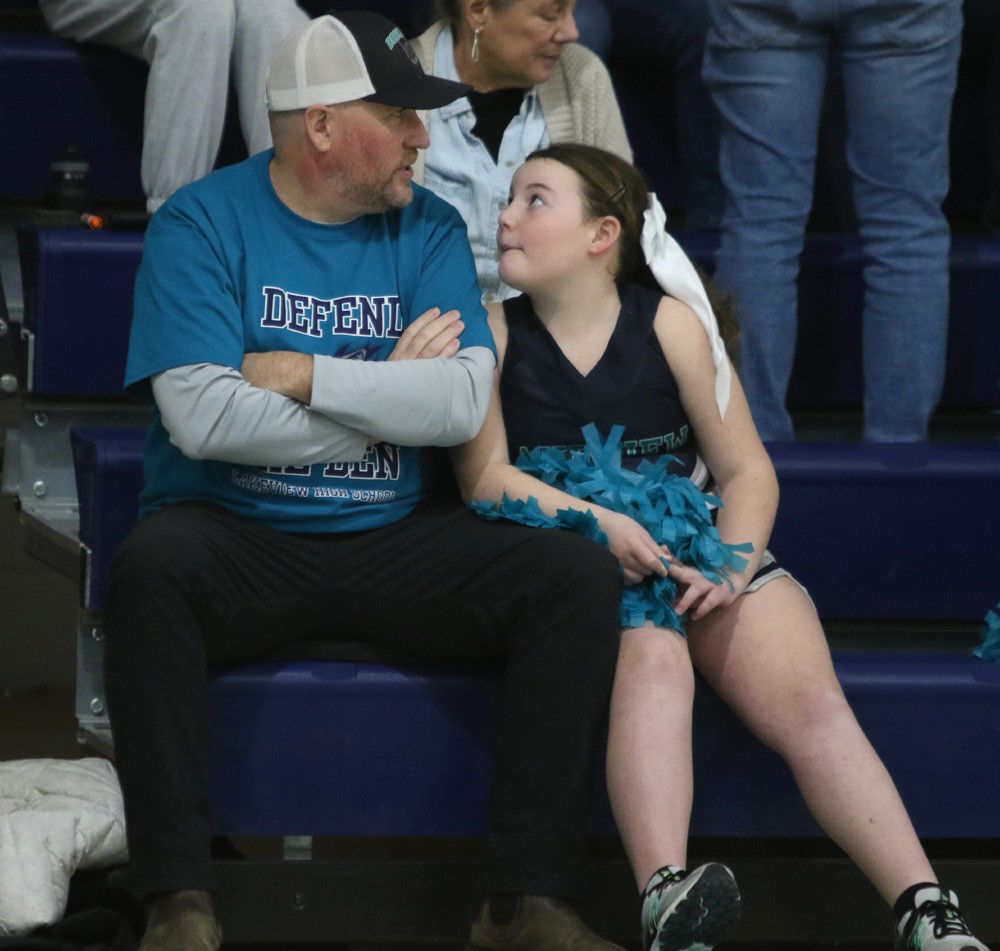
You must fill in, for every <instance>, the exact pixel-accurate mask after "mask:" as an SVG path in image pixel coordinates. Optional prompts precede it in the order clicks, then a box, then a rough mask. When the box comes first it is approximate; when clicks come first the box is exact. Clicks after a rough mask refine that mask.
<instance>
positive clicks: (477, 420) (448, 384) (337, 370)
mask: <svg viewBox="0 0 1000 951" xmlns="http://www.w3.org/2000/svg"><path fill="white" fill-rule="evenodd" d="M495 364H496V360H495V358H494V356H493V352H492V351H491V350H489V348H487V347H469V348H467V349H465V350H460V351H459V352H458V353H457V354H456V355H455V356H454V357H451V358H441V357H439V358H436V359H433V360H400V361H393V362H382V361H364V360H344V359H339V358H336V357H316V358H315V361H314V366H313V379H312V402H311V403H310V409H312V410H314V411H316V412H317V413H321V414H323V415H324V416H327V417H329V418H330V419H334V420H336V421H338V422H340V423H343V424H345V425H347V426H349V427H351V428H352V429H356V430H358V431H361V432H366V433H368V435H369V436H371V437H372V438H374V439H378V440H383V441H385V442H392V443H397V444H399V445H402V446H455V445H458V444H460V443H463V442H467V441H468V440H469V439H472V438H473V436H475V435H476V433H477V432H479V428H480V426H482V424H483V418H484V417H485V415H486V408H487V406H488V405H489V401H490V392H491V389H492V381H493V369H494V366H495Z"/></svg>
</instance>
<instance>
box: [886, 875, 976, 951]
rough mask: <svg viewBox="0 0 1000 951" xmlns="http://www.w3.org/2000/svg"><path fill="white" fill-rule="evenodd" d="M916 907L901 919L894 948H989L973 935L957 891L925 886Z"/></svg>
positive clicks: (940, 950) (969, 950)
mask: <svg viewBox="0 0 1000 951" xmlns="http://www.w3.org/2000/svg"><path fill="white" fill-rule="evenodd" d="M913 906H914V907H913V911H908V912H907V913H906V914H905V915H903V917H902V918H900V919H899V927H898V928H897V929H896V944H895V951H988V948H987V947H986V945H985V944H983V943H982V942H981V941H977V940H976V939H975V938H974V937H973V935H972V932H971V931H970V930H969V926H968V925H967V924H966V923H965V919H964V918H963V917H962V913H961V912H960V911H959V910H958V898H957V897H956V895H955V893H954V892H950V891H948V890H947V889H944V888H936V887H930V886H928V887H927V888H922V889H921V890H920V891H919V892H917V894H916V897H915V898H914V900H913Z"/></svg>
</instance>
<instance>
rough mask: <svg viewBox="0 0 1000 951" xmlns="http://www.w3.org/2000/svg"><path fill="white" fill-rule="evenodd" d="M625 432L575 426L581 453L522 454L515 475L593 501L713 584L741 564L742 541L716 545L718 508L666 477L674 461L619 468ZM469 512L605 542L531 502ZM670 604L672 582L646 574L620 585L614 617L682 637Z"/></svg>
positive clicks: (506, 501)
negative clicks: (632, 522)
mask: <svg viewBox="0 0 1000 951" xmlns="http://www.w3.org/2000/svg"><path fill="white" fill-rule="evenodd" d="M624 431H625V429H624V427H623V426H615V427H613V428H612V430H611V432H610V433H609V434H608V438H607V440H602V439H601V437H600V434H599V433H598V432H597V427H596V426H594V425H593V424H590V425H588V426H585V427H584V428H583V437H584V449H583V451H581V452H571V453H569V454H565V453H563V452H561V451H560V450H558V449H552V448H546V449H534V450H532V451H530V452H528V451H522V452H521V454H520V456H518V458H517V462H516V465H517V467H518V468H519V469H523V470H524V471H525V472H528V473H530V474H531V475H533V476H535V477H536V478H538V479H540V480H541V481H542V482H545V483H546V484H548V485H551V486H554V487H555V488H558V489H561V490H562V491H563V492H566V493H567V494H569V495H572V496H574V497H575V498H578V499H581V500H583V501H590V502H594V503H596V504H598V505H600V506H602V507H604V508H608V509H611V510H612V511H615V512H622V513H624V514H626V515H629V516H631V517H632V518H634V519H635V520H636V521H637V522H639V524H640V525H642V526H643V528H645V529H646V531H648V532H649V534H650V535H652V536H653V538H655V539H656V541H657V542H659V543H660V544H663V545H666V546H667V547H668V548H669V549H670V551H671V552H672V553H673V555H674V556H675V557H676V558H677V559H678V560H679V561H681V562H683V563H684V564H687V565H693V566H694V567H696V568H697V569H698V570H699V571H701V572H702V574H704V575H705V577H706V578H708V579H710V580H711V581H713V582H714V583H716V584H719V583H721V582H722V581H723V580H725V578H726V577H727V576H728V574H729V573H730V571H737V572H739V571H742V570H743V569H744V568H745V567H746V565H747V559H746V558H744V557H743V554H748V553H750V552H752V551H753V546H752V545H750V544H749V543H747V544H743V545H728V544H726V543H725V542H723V541H722V539H721V538H720V536H719V532H718V530H717V529H716V527H715V524H714V522H713V521H712V508H713V507H719V506H721V502H720V501H719V500H718V499H716V498H714V497H713V496H710V495H706V494H705V493H704V492H702V491H701V490H700V489H699V488H698V487H697V486H696V485H695V484H694V483H693V482H692V481H691V480H690V479H688V478H686V477H684V476H680V475H676V474H674V473H669V472H668V471H667V469H668V467H669V466H670V465H671V464H673V463H676V462H677V460H676V458H675V457H674V456H660V457H659V458H658V459H657V460H656V461H655V462H652V461H650V460H648V459H647V460H643V461H642V462H641V463H640V464H639V466H638V468H637V469H635V470H632V469H626V468H624V467H623V466H622V464H621V448H620V443H621V437H622V434H623V433H624ZM472 508H473V509H474V510H475V511H476V512H478V513H479V514H480V515H482V516H483V517H484V518H506V519H511V520H513V521H516V522H521V523H522V524H525V525H532V526H535V527H539V528H564V529H569V530H570V531H575V532H579V533H580V534H581V535H584V536H586V537H587V538H592V539H594V540H595V541H597V542H599V543H600V544H602V545H604V546H605V547H606V546H607V544H608V538H607V536H606V535H605V534H604V532H602V531H601V530H600V528H599V527H598V524H597V519H596V518H595V516H594V515H593V514H592V513H591V512H589V511H588V512H578V511H576V510H575V509H561V510H559V512H557V513H556V516H555V517H551V516H548V515H546V514H545V513H544V512H542V510H541V508H540V507H539V505H538V501H537V499H535V498H529V499H527V500H526V501H520V500H516V499H511V498H509V497H508V496H506V495H505V496H504V497H503V500H502V501H501V502H500V504H499V505H493V504H490V503H485V502H474V503H472ZM676 598H677V584H676V582H675V581H674V580H673V578H670V577H667V578H661V577H659V576H651V577H648V578H646V579H645V580H643V581H642V582H641V583H639V584H636V585H628V586H627V587H625V589H624V591H623V594H622V600H621V610H620V618H621V623H622V625H623V626H624V627H641V626H642V625H644V624H645V623H646V622H647V621H650V622H652V623H653V624H655V625H657V626H658V627H666V628H672V629H674V630H677V631H680V632H681V633H683V630H684V625H683V620H684V619H683V618H680V617H678V616H677V613H676V612H675V611H674V609H673V607H672V604H673V602H674V600H676Z"/></svg>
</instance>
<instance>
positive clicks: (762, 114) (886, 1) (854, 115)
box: [704, 0, 962, 442]
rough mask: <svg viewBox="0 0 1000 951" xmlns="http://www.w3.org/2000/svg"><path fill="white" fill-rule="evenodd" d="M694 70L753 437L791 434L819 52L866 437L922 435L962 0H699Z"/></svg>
mask: <svg viewBox="0 0 1000 951" xmlns="http://www.w3.org/2000/svg"><path fill="white" fill-rule="evenodd" d="M711 7H712V20H713V22H712V28H711V30H710V31H709V37H708V43H707V49H706V56H705V64H704V77H705V81H706V83H707V85H708V87H709V89H710V90H711V92H712V96H713V99H714V100H715V104H716V106H717V108H718V110H719V113H720V114H721V117H722V133H721V145H720V172H721V176H722V181H723V185H724V187H725V189H726V193H727V199H726V210H725V213H724V216H723V221H722V237H721V246H720V250H719V258H718V268H717V271H716V278H717V280H718V282H719V284H720V285H721V286H722V287H724V288H725V289H726V290H728V291H730V292H731V293H733V294H734V295H735V296H736V298H737V304H738V307H739V314H740V318H741V324H742V339H741V345H740V360H741V374H740V375H741V379H742V381H743V385H744V387H745V389H746V393H747V398H748V399H749V401H750V407H751V410H752V412H753V416H754V420H755V422H756V424H757V427H758V429H759V431H760V434H761V436H762V438H764V439H766V440H782V439H791V438H793V428H792V421H791V417H790V416H789V413H788V410H787V409H786V407H785V395H786V392H787V388H788V380H789V377H790V375H791V370H792V361H793V357H794V354H795V332H796V321H797V307H798V299H797V290H796V281H797V277H798V270H799V257H800V254H801V252H802V245H803V240H804V235H805V227H806V221H807V218H808V215H809V210H810V206H811V203H812V188H813V176H814V170H815V165H816V142H817V134H818V129H819V118H820V106H821V104H822V100H823V91H824V86H825V83H826V77H827V68H828V65H829V61H830V58H831V57H832V56H837V57H839V60H840V66H841V72H842V75H843V81H844V96H845V100H846V107H847V145H846V149H847V164H848V167H849V168H850V171H851V176H852V180H853V193H854V200H855V206H856V210H857V216H858V227H859V230H860V234H861V239H862V242H863V246H864V251H865V268H864V282H865V295H864V334H863V343H862V347H863V362H864V379H865V392H864V437H865V439H867V440H871V441H883V442H908V441H919V440H922V439H926V438H927V424H928V420H929V418H930V416H931V414H932V413H933V411H934V409H935V407H936V406H937V403H938V400H939V398H940V395H941V387H942V384H943V380H944V367H945V356H946V345H947V323H948V252H949V247H950V235H949V230H948V225H947V222H946V221H945V218H944V215H943V214H942V212H941V203H942V201H943V200H944V197H945V194H946V193H947V190H948V128H949V120H950V115H951V101H952V96H953V94H954V91H955V80H956V72H957V65H958V54H959V47H960V40H961V26H962V10H961V3H960V0H711Z"/></svg>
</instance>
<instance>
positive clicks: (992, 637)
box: [972, 602, 1000, 663]
mask: <svg viewBox="0 0 1000 951" xmlns="http://www.w3.org/2000/svg"><path fill="white" fill-rule="evenodd" d="M998 610H1000V602H998V603H997V606H996V607H995V608H993V610H991V611H987V612H986V618H985V624H983V626H982V627H981V628H980V629H979V633H980V634H981V635H982V638H983V643H982V644H980V645H979V647H977V648H976V649H975V650H974V651H973V652H972V653H973V654H975V655H976V657H981V658H982V659H983V660H992V661H994V662H996V663H1000V613H998Z"/></svg>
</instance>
